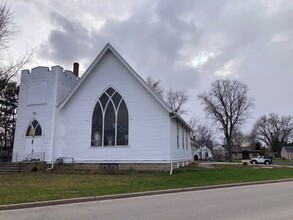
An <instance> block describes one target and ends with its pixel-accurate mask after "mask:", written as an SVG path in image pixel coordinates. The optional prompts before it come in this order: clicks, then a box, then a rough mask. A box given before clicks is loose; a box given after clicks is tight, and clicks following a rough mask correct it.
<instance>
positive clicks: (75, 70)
mask: <svg viewBox="0 0 293 220" xmlns="http://www.w3.org/2000/svg"><path fill="white" fill-rule="evenodd" d="M78 72H79V63H77V62H75V63H73V73H74V75H76V77H78Z"/></svg>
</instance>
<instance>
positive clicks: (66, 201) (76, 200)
mask: <svg viewBox="0 0 293 220" xmlns="http://www.w3.org/2000/svg"><path fill="white" fill-rule="evenodd" d="M290 181H293V178H290V179H280V180H267V181H258V182H244V183H231V184H221V185H213V186H200V187H188V188H179V189H166V190H156V191H146V192H135V193H126V194H115V195H105V196H92V197H82V198H72V199H60V200H51V201H42V202H31V203H20V204H10V205H0V211H3V210H13V209H25V208H36V207H44V206H52V205H64V204H71V203H79V202H92V201H102V200H110V199H122V198H131V197H139V196H150V195H160V194H168V193H179V192H190V191H200V190H209V189H221V188H228V187H237V186H250V185H261V184H269V183H280V182H290Z"/></svg>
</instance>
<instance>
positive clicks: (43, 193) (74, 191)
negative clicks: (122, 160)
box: [0, 166, 293, 205]
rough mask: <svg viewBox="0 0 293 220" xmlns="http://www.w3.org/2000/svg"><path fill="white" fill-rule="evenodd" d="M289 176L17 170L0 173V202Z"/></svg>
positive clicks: (232, 170)
mask: <svg viewBox="0 0 293 220" xmlns="http://www.w3.org/2000/svg"><path fill="white" fill-rule="evenodd" d="M283 178H293V169H292V168H273V169H268V168H257V169H256V168H251V167H244V166H240V167H217V168H212V169H202V168H197V167H196V166H191V167H188V168H182V169H177V170H174V172H173V175H172V176H170V175H169V173H168V172H138V171H125V172H122V173H120V174H115V175H101V174H89V173H71V174H66V173H63V174H61V173H56V172H45V173H20V174H10V175H0V204H2V205H3V204H12V203H23V202H33V201H44V200H54V199H65V198H75V197H85V196H99V195H109V194H117V193H129V192H142V191H149V190H160V189H173V188H184V187H193V186H207V185H216V184H224V183H239V182H249V181H260V180H272V179H283Z"/></svg>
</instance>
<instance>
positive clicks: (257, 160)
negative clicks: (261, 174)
mask: <svg viewBox="0 0 293 220" xmlns="http://www.w3.org/2000/svg"><path fill="white" fill-rule="evenodd" d="M249 162H250V163H252V164H258V163H262V164H266V165H269V164H271V163H273V160H272V158H270V157H268V156H258V157H256V158H252V159H250V161H249Z"/></svg>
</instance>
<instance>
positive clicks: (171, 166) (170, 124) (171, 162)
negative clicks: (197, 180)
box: [169, 115, 176, 176]
mask: <svg viewBox="0 0 293 220" xmlns="http://www.w3.org/2000/svg"><path fill="white" fill-rule="evenodd" d="M169 118H170V122H169V129H170V130H169V135H170V138H169V140H170V176H171V175H172V173H173V160H172V141H171V138H172V118H176V115H173V116H171V117H169Z"/></svg>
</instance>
